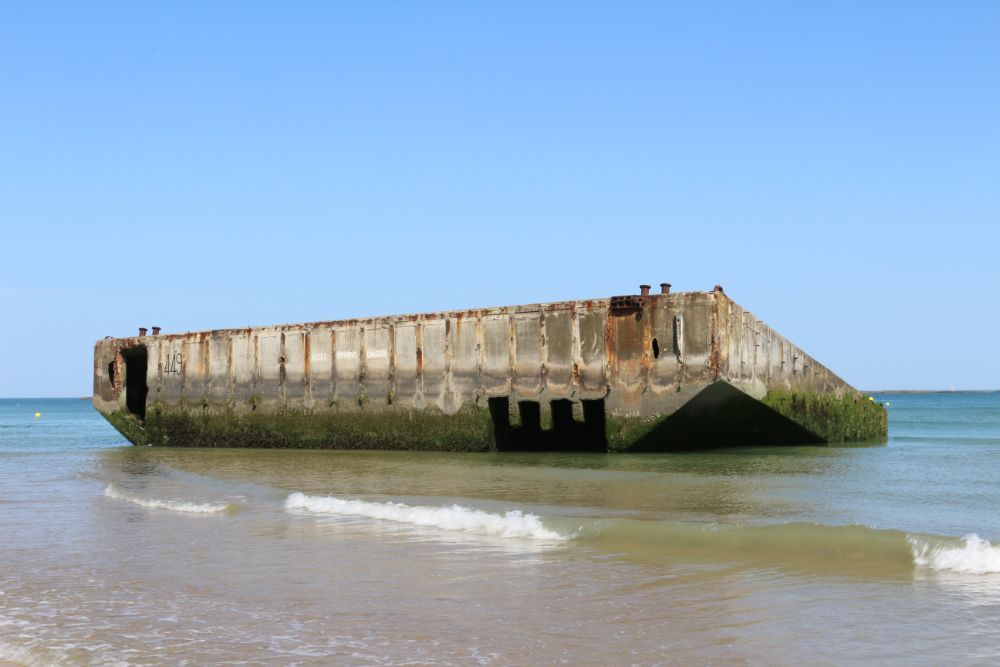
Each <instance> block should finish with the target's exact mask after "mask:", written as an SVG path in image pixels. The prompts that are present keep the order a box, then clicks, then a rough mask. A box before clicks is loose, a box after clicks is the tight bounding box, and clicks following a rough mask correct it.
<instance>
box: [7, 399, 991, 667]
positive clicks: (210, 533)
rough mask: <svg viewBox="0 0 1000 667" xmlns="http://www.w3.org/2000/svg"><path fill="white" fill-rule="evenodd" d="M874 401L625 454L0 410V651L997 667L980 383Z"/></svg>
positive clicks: (71, 659)
mask: <svg viewBox="0 0 1000 667" xmlns="http://www.w3.org/2000/svg"><path fill="white" fill-rule="evenodd" d="M877 398H882V399H884V400H888V401H890V403H891V404H890V407H889V414H890V432H891V439H890V441H889V443H888V444H887V445H883V446H854V447H801V448H754V449H731V450H721V451H712V452H703V453H679V454H678V453H675V454H665V455H652V454H643V455H635V456H629V455H607V456H605V455H593V454H585V455H575V454H539V455H532V454H523V453H520V454H429V453H403V452H380V453H374V452H311V451H271V450H267V451H265V450H186V449H148V448H133V447H128V446H120V445H123V444H124V443H123V441H122V440H121V438H120V437H119V436H118V435H117V434H116V433H115V432H114V431H113V430H112V429H111V428H110V426H108V425H107V424H105V423H104V421H103V420H102V419H101V418H100V416H99V415H97V413H96V412H94V410H93V408H92V407H91V406H90V404H89V403H88V402H86V401H80V400H69V399H67V400H26V399H20V400H2V401H0V536H2V542H0V661H3V660H6V661H9V662H14V663H19V664H163V663H178V664H184V663H185V662H186V663H187V664H205V663H228V664H235V663H240V664H275V665H277V664H281V665H285V664H317V665H318V664H350V665H385V664H441V665H466V664H470V665H475V664H482V665H526V664H555V663H565V664H573V665H600V664H637V665H648V664H691V663H694V664H761V665H763V664H767V665H774V664H779V665H780V664H788V665H791V664H802V663H810V664H843V663H862V662H864V663H869V662H873V661H878V662H879V663H889V664H907V665H910V664H941V663H944V662H948V663H952V664H986V663H992V662H995V661H996V660H998V659H1000V548H994V547H993V546H992V545H991V544H990V543H989V542H988V541H989V540H996V539H1000V516H998V512H997V510H998V508H1000V484H997V482H998V481H1000V394H998V393H988V394H987V393H983V394H967V393H960V392H958V393H947V394H918V395H892V396H885V397H878V396H877ZM35 412H41V413H42V416H41V417H39V418H35V417H34V413H35Z"/></svg>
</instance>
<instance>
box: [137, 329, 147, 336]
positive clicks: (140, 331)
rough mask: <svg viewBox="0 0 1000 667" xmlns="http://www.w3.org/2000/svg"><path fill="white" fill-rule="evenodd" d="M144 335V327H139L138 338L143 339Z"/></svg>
mask: <svg viewBox="0 0 1000 667" xmlns="http://www.w3.org/2000/svg"><path fill="white" fill-rule="evenodd" d="M145 335H146V327H139V338H143V337H144V336H145Z"/></svg>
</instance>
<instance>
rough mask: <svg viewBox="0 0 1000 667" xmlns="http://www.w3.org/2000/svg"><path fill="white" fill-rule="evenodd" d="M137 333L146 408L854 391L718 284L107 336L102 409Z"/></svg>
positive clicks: (607, 403) (648, 399)
mask: <svg viewBox="0 0 1000 667" xmlns="http://www.w3.org/2000/svg"><path fill="white" fill-rule="evenodd" d="M137 346H144V347H145V348H146V350H147V382H148V386H149V393H148V397H147V405H148V406H157V407H158V408H159V409H161V410H166V411H172V410H190V409H192V408H197V409H200V410H203V411H208V412H213V413H221V412H226V413H229V414H236V415H239V414H246V413H250V412H256V411H265V412H281V411H308V412H313V413H316V412H337V413H351V412H364V413H371V412H395V411H414V410H415V411H422V412H433V413H438V414H443V415H453V414H455V413H457V412H459V411H460V410H462V409H464V408H467V407H478V408H483V409H485V407H486V404H487V402H488V400H489V399H490V398H492V397H508V398H509V406H510V408H509V409H510V411H511V413H512V416H513V417H514V419H515V420H516V418H517V412H518V407H517V406H518V403H519V402H522V401H531V402H537V403H539V406H540V409H541V412H542V415H543V422H544V421H545V420H546V419H547V418H548V411H549V409H550V407H549V406H550V405H551V401H554V400H568V401H571V402H572V403H573V410H574V414H579V411H580V407H581V406H580V402H581V401H585V400H603V401H604V403H603V408H604V410H606V412H607V414H608V415H609V416H610V417H624V418H630V417H639V418H652V417H659V416H665V415H669V414H671V413H673V412H674V411H676V410H677V409H678V408H679V407H680V406H682V405H684V404H685V403H687V402H688V401H689V400H690V399H691V398H692V397H693V396H695V395H697V394H698V392H700V391H701V390H702V389H704V388H705V387H706V386H707V385H709V384H711V383H712V382H715V381H716V380H725V381H728V382H729V383H731V384H732V385H733V386H735V387H737V388H738V389H740V390H742V391H743V392H745V393H747V394H749V395H750V396H753V397H755V398H760V397H763V396H764V395H765V394H767V392H769V391H773V390H780V389H784V390H808V391H813V392H820V393H829V394H836V395H842V394H844V393H845V392H853V390H852V389H851V388H850V387H849V386H848V385H847V384H846V383H844V382H843V381H842V380H841V379H840V378H838V377H837V376H836V375H834V374H833V373H831V372H830V371H829V370H827V369H826V368H824V367H823V366H822V365H821V364H819V363H818V362H816V361H815V360H814V359H812V357H810V356H809V355H807V354H805V353H804V352H803V351H802V350H801V349H800V348H798V347H796V346H795V345H793V344H791V343H790V342H789V341H787V340H785V339H784V338H782V337H781V336H780V335H779V334H777V333H776V332H774V331H773V330H772V329H770V328H769V327H768V326H766V325H765V324H764V323H763V322H761V321H760V320H758V319H757V318H755V317H754V316H753V315H752V314H751V313H749V312H748V311H746V310H744V309H743V308H741V307H740V306H739V305H737V304H736V303H734V302H733V301H732V300H730V299H729V298H728V297H726V296H725V295H724V294H723V293H722V292H721V290H717V291H713V292H687V293H675V294H665V295H664V294H658V295H650V296H644V297H643V296H630V297H614V298H612V299H592V300H587V301H568V302H559V303H549V304H536V305H528V306H509V307H502V308H486V309H480V310H468V311H452V312H446V313H427V314H421V315H404V316H395V317H379V318H367V319H357V320H346V321H333V322H315V323H310V324H289V325H280V326H271V327H256V328H251V329H235V330H234V329H226V330H216V331H206V332H197V333H186V334H167V335H158V336H146V337H142V338H139V337H135V338H118V339H111V338H109V339H104V340H102V341H98V342H97V344H96V345H95V352H94V361H95V363H94V402H95V405H96V406H97V408H98V409H99V410H100V411H101V412H103V413H105V414H109V413H111V412H113V411H115V410H122V409H124V407H125V398H124V395H125V392H124V391H123V378H124V375H123V374H122V371H121V368H122V365H123V363H124V361H125V359H124V358H123V352H125V353H126V354H127V351H128V350H129V349H132V348H135V347H137ZM109 365H111V369H112V370H111V372H110V373H109ZM116 369H117V371H116Z"/></svg>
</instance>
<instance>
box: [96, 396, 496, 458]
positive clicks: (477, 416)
mask: <svg viewBox="0 0 1000 667" xmlns="http://www.w3.org/2000/svg"><path fill="white" fill-rule="evenodd" d="M131 421H135V422H136V423H137V422H138V420H135V419H134V418H126V419H125V424H126V428H128V427H129V426H131ZM112 423H114V422H112ZM116 427H117V425H116ZM119 431H121V432H122V434H123V435H125V437H126V438H128V439H129V440H130V441H131V442H133V443H135V444H149V445H155V446H187V447H244V448H279V449H282V448H284V449H289V448H306V449H382V450H389V449H397V450H398V449H409V450H431V451H433V450H436V451H491V450H493V449H494V444H493V443H494V428H493V422H492V419H491V418H490V414H489V411H488V410H486V409H479V408H466V409H463V410H461V411H459V412H458V413H456V414H453V415H446V414H443V413H437V412H428V411H423V412H422V411H417V410H398V411H397V410H394V411H384V412H364V411H358V410H354V411H344V412H338V411H327V410H324V411H310V410H281V411H277V412H258V411H254V412H250V413H247V414H235V413H234V412H233V411H231V410H225V411H214V410H210V409H201V410H199V409H195V410H191V409H187V410H177V409H172V410H170V411H164V410H158V409H156V408H155V407H154V409H153V410H150V411H149V413H147V415H146V421H145V425H144V428H142V429H140V433H138V434H137V433H135V431H133V430H131V429H129V430H127V431H126V430H123V429H122V428H119Z"/></svg>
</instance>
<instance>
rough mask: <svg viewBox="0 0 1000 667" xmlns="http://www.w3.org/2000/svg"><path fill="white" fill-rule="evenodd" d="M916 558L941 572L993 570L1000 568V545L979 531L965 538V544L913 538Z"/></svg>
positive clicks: (995, 571)
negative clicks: (958, 544)
mask: <svg viewBox="0 0 1000 667" xmlns="http://www.w3.org/2000/svg"><path fill="white" fill-rule="evenodd" d="M909 539H910V545H911V546H912V548H913V562H914V563H916V564H917V565H918V566H920V567H927V568H930V569H932V570H938V571H941V572H958V573H960V574H991V573H998V572H1000V547H995V546H993V545H992V544H990V543H989V541H987V540H984V539H983V538H981V537H979V536H978V535H976V534H975V533H972V534H970V535H966V536H965V537H964V538H962V542H963V544H962V545H961V546H934V545H932V544H929V543H928V542H926V541H923V540H919V539H916V538H913V537H911V538H909Z"/></svg>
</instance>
